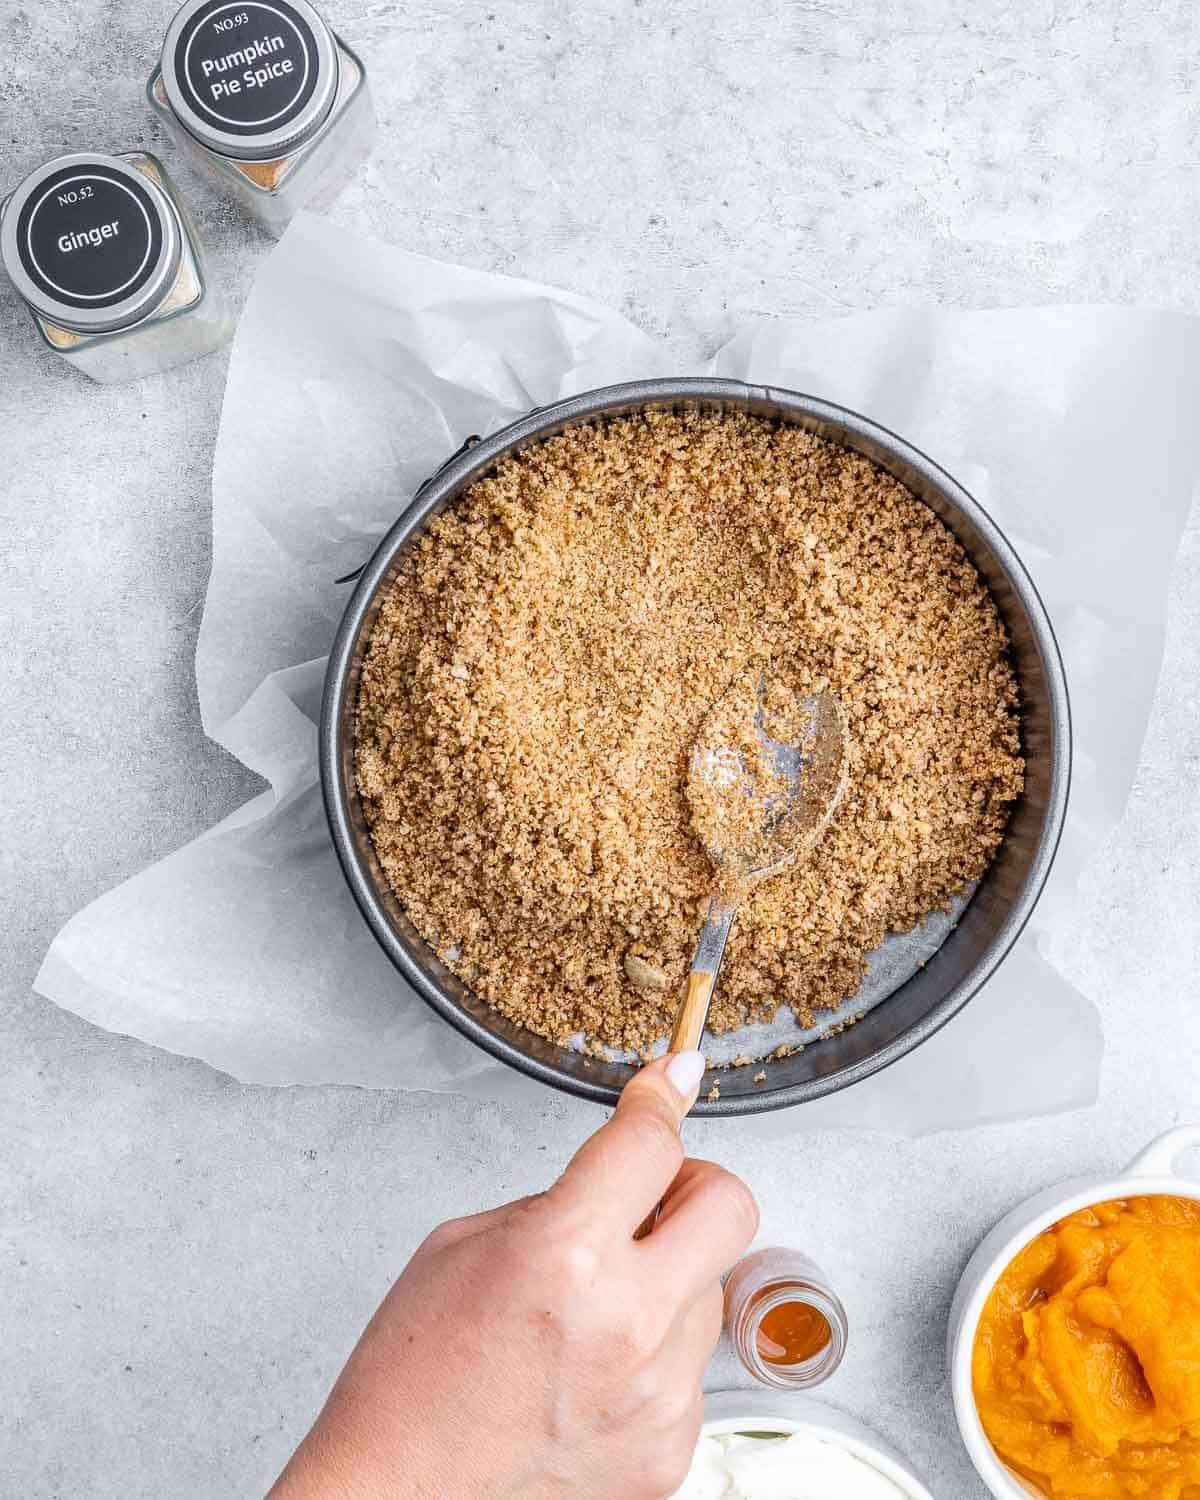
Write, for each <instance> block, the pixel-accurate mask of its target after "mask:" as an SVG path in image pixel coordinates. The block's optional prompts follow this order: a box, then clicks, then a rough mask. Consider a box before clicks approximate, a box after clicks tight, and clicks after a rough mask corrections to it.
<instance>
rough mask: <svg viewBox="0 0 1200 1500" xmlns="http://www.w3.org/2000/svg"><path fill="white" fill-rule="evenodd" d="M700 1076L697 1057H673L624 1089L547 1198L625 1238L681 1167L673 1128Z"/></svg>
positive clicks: (700, 1064) (701, 1060)
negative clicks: (598, 1221) (608, 1227)
mask: <svg viewBox="0 0 1200 1500" xmlns="http://www.w3.org/2000/svg"><path fill="white" fill-rule="evenodd" d="M703 1076H704V1056H703V1054H702V1053H700V1052H676V1053H674V1054H673V1055H671V1056H668V1057H660V1058H658V1059H656V1060H655V1061H654V1062H652V1063H650V1064H648V1065H647V1066H646V1067H644V1068H643V1069H642V1070H641V1072H640V1073H638V1074H636V1075H635V1076H634V1077H633V1078H631V1079H630V1081H629V1082H628V1083H627V1084H626V1085H625V1088H624V1090H623V1092H622V1094H621V1098H620V1101H619V1103H618V1104H617V1110H616V1113H615V1114H614V1115H613V1116H612V1118H611V1119H610V1120H608V1121H607V1123H606V1124H604V1125H602V1126H601V1127H600V1129H599V1130H597V1131H596V1133H595V1135H593V1136H592V1137H591V1138H590V1139H589V1140H586V1141H585V1142H584V1143H583V1145H582V1146H581V1147H580V1148H579V1150H578V1151H577V1152H576V1153H575V1156H574V1157H573V1159H572V1160H571V1162H570V1164H569V1165H568V1167H567V1169H566V1171H565V1172H564V1173H563V1175H562V1177H561V1179H560V1180H559V1181H558V1183H557V1184H556V1185H555V1186H554V1187H553V1188H552V1189H551V1195H552V1196H553V1197H554V1198H556V1199H558V1200H559V1201H560V1202H563V1203H565V1204H570V1205H571V1206H572V1207H575V1208H577V1209H579V1210H580V1211H584V1212H586V1213H587V1214H588V1215H589V1216H590V1217H592V1218H593V1219H596V1220H600V1221H602V1222H606V1223H608V1224H609V1225H611V1226H613V1227H615V1228H616V1229H618V1230H619V1231H620V1232H621V1233H622V1234H627V1233H628V1234H632V1232H633V1231H634V1229H636V1228H637V1226H638V1225H639V1224H640V1223H641V1222H642V1220H643V1219H644V1218H645V1216H646V1215H647V1214H648V1213H649V1212H650V1210H651V1209H652V1208H653V1207H654V1205H655V1204H656V1203H657V1202H658V1201H659V1199H660V1198H661V1197H662V1196H663V1194H664V1193H665V1192H666V1191H667V1189H668V1188H669V1187H670V1186H671V1183H672V1182H673V1181H674V1180H675V1174H676V1173H677V1172H678V1171H679V1168H680V1166H681V1165H682V1163H683V1147H682V1145H681V1144H680V1141H679V1126H680V1124H681V1122H682V1120H683V1117H684V1116H685V1115H686V1114H687V1112H688V1110H689V1109H691V1107H692V1105H693V1104H694V1103H695V1100H696V1095H697V1093H698V1092H699V1089H700V1080H701V1078H702V1077H703Z"/></svg>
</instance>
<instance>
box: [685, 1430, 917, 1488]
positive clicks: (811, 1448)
mask: <svg viewBox="0 0 1200 1500" xmlns="http://www.w3.org/2000/svg"><path fill="white" fill-rule="evenodd" d="M674 1500H911V1496H910V1495H909V1492H908V1491H907V1490H902V1489H901V1488H900V1487H899V1485H896V1484H893V1483H892V1481H891V1480H890V1479H885V1478H884V1476H883V1475H882V1474H881V1473H880V1472H879V1470H878V1469H875V1468H872V1467H871V1466H870V1465H869V1464H868V1463H866V1462H865V1461H864V1460H863V1459H861V1458H858V1457H857V1456H856V1455H855V1454H853V1453H850V1452H849V1451H848V1450H847V1449H845V1448H842V1447H840V1446H838V1445H837V1444H835V1443H830V1442H826V1441H825V1439H823V1438H819V1437H816V1436H814V1435H813V1434H812V1433H808V1432H794V1433H792V1434H791V1435H790V1436H787V1437H783V1436H781V1437H749V1436H746V1435H745V1434H743V1433H733V1434H731V1435H730V1436H728V1437H707V1436H706V1437H702V1438H701V1439H700V1442H699V1443H698V1444H697V1446H696V1454H695V1457H694V1458H693V1459H692V1468H691V1472H690V1473H689V1474H688V1477H687V1480H686V1481H685V1483H684V1485H683V1488H682V1489H681V1490H678V1491H677V1492H676V1495H675V1497H674Z"/></svg>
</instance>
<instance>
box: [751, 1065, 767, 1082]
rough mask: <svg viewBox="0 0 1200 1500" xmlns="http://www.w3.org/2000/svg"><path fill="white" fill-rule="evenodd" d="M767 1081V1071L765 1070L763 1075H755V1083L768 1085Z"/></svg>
mask: <svg viewBox="0 0 1200 1500" xmlns="http://www.w3.org/2000/svg"><path fill="white" fill-rule="evenodd" d="M766 1081H767V1070H766V1069H765V1068H764V1069H763V1070H762V1072H761V1073H755V1075H754V1082H755V1083H766Z"/></svg>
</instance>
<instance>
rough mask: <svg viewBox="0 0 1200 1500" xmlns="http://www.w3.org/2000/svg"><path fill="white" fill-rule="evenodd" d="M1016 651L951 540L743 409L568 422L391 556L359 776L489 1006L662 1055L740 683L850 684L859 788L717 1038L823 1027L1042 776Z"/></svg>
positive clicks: (367, 688) (773, 910) (960, 884)
mask: <svg viewBox="0 0 1200 1500" xmlns="http://www.w3.org/2000/svg"><path fill="white" fill-rule="evenodd" d="M1007 651H1008V642H1007V638H1006V635H1005V631H1004V627H1003V625H1002V623H1001V621H1000V618H999V615H998V613H997V610H996V607H995V604H994V602H993V601H992V599H991V597H990V595H989V594H988V592H987V590H986V588H985V587H984V585H983V584H982V583H981V581H980V579H979V577H978V575H977V574H976V572H975V569H974V568H973V567H972V565H971V563H970V562H969V561H968V559H967V557H966V555H965V554H964V552H963V550H962V548H961V547H960V546H959V544H958V542H957V541H956V540H955V538H954V536H953V535H952V534H951V532H950V531H949V530H948V529H947V528H946V527H945V526H944V525H943V524H942V523H941V522H940V521H939V520H938V519H937V517H936V516H935V515H934V514H933V512H932V511H931V510H929V509H928V507H926V506H925V505H924V504H922V503H921V502H920V501H919V500H917V499H916V498H915V497H914V496H913V495H912V494H910V493H909V492H908V491H907V490H906V489H905V488H904V487H903V486H902V485H901V484H899V483H898V482H897V481H896V480H894V479H893V478H891V477H890V476H889V475H887V474H885V473H884V472H883V471H882V470H880V469H879V468H877V467H876V466H875V465H873V464H871V463H870V462H869V461H868V460H866V459H865V458H863V457H861V456H860V455H858V454H855V453H852V452H850V451H849V450H847V449H845V448H842V447H839V446H837V445H835V444H831V443H827V442H825V441H823V440H821V439H820V438H818V437H815V436H813V435H812V434H810V433H807V432H804V431H803V430H802V429H800V428H798V427H794V426H790V425H787V424H775V423H771V422H768V421H765V420H762V419H759V418H755V417H750V416H747V415H744V414H740V413H735V412H727V413H711V412H700V411H682V412H675V413H669V412H656V413H649V414H645V415H639V416H631V417H625V418H621V419H619V420H615V421H611V422H608V423H605V424H588V425H583V426H578V427H574V428H571V429H570V430H568V431H567V432H565V433H563V434H562V435H560V436H558V437H554V438H551V439H549V440H548V441H545V442H543V443H540V444H538V445H537V446H535V447H532V448H529V449H527V450H525V451H524V452H523V453H521V454H519V455H517V456H515V457H511V458H508V459H506V460H505V461H504V462H502V463H501V464H500V465H499V466H498V467H497V469H496V470H495V472H494V473H493V474H491V475H489V476H488V477H486V478H484V479H482V480H480V481H478V482H477V483H476V484H475V485H474V486H473V487H472V488H471V490H470V491H469V492H468V493H467V494H466V495H465V496H463V497H462V499H461V500H460V501H459V502H458V503H457V505H455V506H454V507H452V508H450V509H448V510H447V511H445V512H444V513H443V514H442V515H440V516H439V517H437V518H436V519H435V520H433V521H432V522H431V523H430V524H429V525H428V527H427V528H426V529H425V530H424V532H423V533H422V534H421V535H420V536H419V537H418V538H417V539H416V540H415V542H414V545H413V547H412V548H411V550H410V551H409V552H408V554H407V555H406V556H405V557H404V559H403V560H402V562H401V563H400V565H399V568H398V572H397V576H396V578H395V580H394V582H393V584H392V586H391V588H390V590H389V592H388V594H387V595H386V597H385V598H384V600H383V602H382V605H381V608H380V611H379V614H378V617H377V619H376V622H375V626H374V631H373V634H372V638H371V641H370V643H369V646H368V649H367V652H366V655H365V660H364V664H363V670H362V677H361V681H360V685H359V692H358V702H357V714H356V772H357V779H358V786H359V791H360V793H361V797H362V801H363V807H364V810H365V814H366V818H367V821H368V825H369V827H370V830H371V835H372V839H373V841H374V844H375V848H376V850H377V852H378V855H379V859H380V861H381V864H382V866H383V869H384V871H385V873H386V875H387V878H388V880H389V882H390V884H391V886H392V889H393V890H394V892H395V894H396V896H397V899H398V900H399V901H400V903H401V904H402V905H403V906H404V908H405V909H406V911H407V912H408V914H409V916H410V917H411V919H412V921H413V922H414V923H415V925H416V927H417V929H418V930H419V931H420V932H421V933H422V935H423V936H424V937H425V938H426V940H427V941H428V942H429V944H430V945H431V947H432V948H433V949H434V950H435V951H436V952H437V953H438V955H439V956H440V957H441V958H442V961H443V962H444V963H446V964H447V966H448V967H449V968H450V969H452V970H453V971H454V972H455V973H456V974H457V975H458V976H459V977H460V978H461V979H462V980H463V981H464V982H465V983H466V984H468V985H469V986H470V987H471V988H472V989H473V990H474V991H475V992H476V993H477V994H478V995H480V996H481V997H482V998H483V999H485V1000H486V1001H488V1002H489V1003H490V1004H491V1005H493V1006H494V1007H495V1008H496V1009H497V1010H499V1011H501V1012H502V1013H503V1014H505V1015H506V1016H509V1017H511V1018H512V1019H513V1020H515V1021H517V1022H519V1023H521V1024H522V1025H524V1026H527V1027H529V1028H530V1029H531V1030H533V1031H535V1032H537V1033H538V1034H540V1035H542V1036H545V1037H548V1038H550V1039H552V1040H554V1041H558V1042H565V1041H566V1040H567V1039H568V1038H569V1037H571V1036H573V1035H577V1034H579V1033H583V1034H584V1035H585V1037H586V1039H587V1046H588V1049H589V1050H591V1051H596V1052H600V1051H603V1050H604V1049H606V1048H613V1047H615V1048H622V1049H628V1050H631V1051H634V1052H645V1050H646V1049H647V1048H648V1047H649V1046H650V1045H651V1044H652V1043H653V1042H654V1041H655V1040H656V1039H658V1038H659V1037H661V1036H662V1035H664V1034H665V1032H666V1031H667V1030H668V1029H669V1026H670V1020H671V1017H672V1015H673V1010H674V998H675V997H676V996H677V995H679V994H680V993H681V992H682V986H683V983H684V978H685V975H686V972H687V968H688V964H689V962H690V960H691V955H692V950H693V947H694V944H695V940H696V936H697V933H698V930H699V926H700V922H701V920H702V918H703V914H704V910H705V906H706V903H707V898H708V894H709V891H710V889H711V887H712V884H713V879H714V871H713V868H712V866H711V864H710V863H709V861H708V859H707V857H706V855H705V853H704V851H703V848H702V846H701V844H700V842H699V840H698V839H697V837H696V834H695V831H694V828H693V826H692V822H691V818H690V814H689V807H688V803H687V799H686V796H685V784H686V778H687V770H688V762H689V752H690V748H691V745H692V742H693V740H694V738H695V736H696V733H697V730H698V729H699V727H700V725H701V723H702V722H703V720H704V718H705V716H706V715H707V714H708V713H709V711H710V710H711V708H712V705H713V704H714V703H715V702H716V701H717V699H718V698H720V696H721V694H722V693H723V692H724V691H725V689H726V688H727V686H728V685H729V683H730V682H731V681H732V680H733V679H734V678H735V677H736V675H737V674H738V673H739V672H744V671H746V670H748V669H752V668H753V667H754V666H755V665H756V664H765V663H766V662H768V661H770V660H772V659H777V658H780V657H784V658H787V659H789V660H791V661H794V662H796V663H797V664H798V665H799V666H800V667H801V668H802V669H803V670H804V671H806V672H809V673H811V674H812V675H813V677H814V678H819V679H822V680H827V681H828V682H829V683H830V684H831V686H832V688H833V690H834V691H835V692H836V693H837V695H838V698H839V701H840V704H841V708H842V712H843V715H844V717H845V721H846V727H847V735H848V746H847V752H846V753H847V771H848V787H847V791H846V794H845V796H844V798H843V800H842V803H841V805H840V807H839V808H838V811H837V813H836V814H835V816H834V818H833V820H832V822H831V824H830V826H829V827H828V829H827V830H826V831H825V833H824V834H823V836H822V837H821V839H820V841H819V843H818V844H817V845H816V846H815V848H814V849H813V850H811V851H810V852H809V853H807V854H806V855H805V857H804V858H803V859H802V860H800V861H798V862H797V863H796V864H795V865H794V866H793V867H791V868H789V869H786V870H784V871H783V872H782V873H781V874H779V875H777V876H775V877H773V878H771V879H770V880H767V881H764V882H763V883H762V884H761V885H760V886H758V887H757V888H755V889H754V890H753V891H752V892H751V894H750V897H749V899H748V901H747V902H746V904H745V906H744V908H743V909H742V911H741V912H740V913H739V916H738V920H737V924H736V927H735V929H734V933H733V936H732V938H731V940H730V944H729V948H728V951H727V954H726V958H725V963H724V967H723V969H722V972H721V983H720V987H719V989H718V993H717V995H716V997H715V998H714V1002H713V1006H712V1011H711V1013H710V1018H709V1025H710V1029H711V1030H713V1031H714V1032H718V1033H719V1032H722V1031H726V1030H728V1029H730V1028H733V1027H736V1026H739V1025H741V1024H742V1023H743V1022H744V1021H746V1020H759V1019H771V1018H773V1017H774V1015H775V1013H776V1011H777V1010H778V1009H779V1007H780V1006H782V1005H788V1006H790V1007H791V1008H792V1010H793V1011H794V1013H795V1015H796V1018H797V1020H798V1021H799V1023H800V1024H801V1025H802V1026H811V1025H813V1024H815V1021H816V1019H817V1015H818V1013H819V1012H821V1011H823V1010H828V1009H830V1008H832V1007H835V1006H837V1005H838V1004H839V1003H840V1002H841V1001H842V1000H844V999H846V998H847V997H848V996H851V995H853V994H854V993H855V992H856V990H857V989H858V986H859V984H860V982H861V980H862V978H863V976H864V974H865V972H866V962H865V957H866V954H867V953H868V952H869V951H870V950H871V949H873V948H875V947H876V946H877V945H878V944H879V943H880V942H881V941H882V940H883V938H884V937H885V936H886V934H887V933H888V932H890V931H908V930H909V929H911V928H912V927H914V926H915V925H916V924H917V923H918V922H920V921H921V920H922V919H923V918H924V917H925V916H926V915H927V914H928V913H929V912H930V911H932V910H934V909H936V908H939V907H945V906H947V904H948V903H949V902H950V900H951V899H952V898H953V897H954V896H956V895H958V894H960V893H961V892H962V891H963V889H964V887H965V886H966V885H967V884H968V883H969V882H971V881H973V880H977V879H978V878H979V877H980V876H981V875H982V874H983V872H984V870H985V869H986V867H987V865H988V862H989V861H990V860H991V858H992V856H993V855H994V853H995V851H996V849H997V847H998V846H999V844H1000V841H1001V839H1002V837H1003V833H1004V827H1005V823H1006V821H1007V817H1008V812H1009V809H1010V805H1011V803H1012V802H1013V800H1014V799H1015V798H1016V797H1017V796H1018V795H1019V794H1020V792H1021V789H1022V785H1023V771H1024V762H1023V760H1022V758H1021V746H1020V722H1019V713H1018V693H1017V684H1016V679H1015V677H1014V674H1013V670H1012V667H1011V665H1010V663H1009V660H1008V654H1007ZM664 981H665V984H664ZM789 1051H790V1049H789ZM773 1055H775V1056H785V1055H788V1052H787V1051H785V1050H784V1049H783V1048H780V1049H778V1050H777V1052H776V1053H775V1054H773Z"/></svg>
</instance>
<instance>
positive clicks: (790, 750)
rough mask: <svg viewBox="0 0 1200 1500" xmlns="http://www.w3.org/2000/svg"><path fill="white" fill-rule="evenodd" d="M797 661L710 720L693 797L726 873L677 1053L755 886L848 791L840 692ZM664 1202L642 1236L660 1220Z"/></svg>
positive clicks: (746, 683)
mask: <svg viewBox="0 0 1200 1500" xmlns="http://www.w3.org/2000/svg"><path fill="white" fill-rule="evenodd" d="M805 682H806V679H805V678H804V677H803V676H802V674H801V673H800V672H799V671H798V670H797V669H796V668H795V667H794V666H792V665H791V664H790V663H786V662H784V663H781V664H779V665H775V664H772V665H770V666H768V667H766V668H763V669H761V670H756V671H754V672H743V673H741V674H740V675H739V676H738V677H736V678H735V679H734V680H733V682H732V683H730V685H729V687H728V688H727V689H726V691H725V692H724V693H723V694H722V696H721V697H720V698H719V699H718V700H717V702H716V704H715V705H714V706H713V708H712V710H711V712H710V713H709V715H708V717H707V718H706V719H705V721H704V723H703V724H702V725H701V726H700V732H699V734H698V735H697V736H696V740H695V743H694V744H693V746H692V754H691V764H690V768H689V773H688V785H687V794H688V801H689V802H690V804H691V808H692V819H693V821H694V823H695V826H696V831H697V833H698V834H699V835H700V839H701V841H702V842H703V844H704V848H705V852H706V853H707V854H708V857H709V859H710V860H711V861H712V863H713V866H714V867H715V869H716V872H717V881H716V884H715V885H714V887H713V893H712V895H711V896H710V897H709V902H708V913H707V915H706V916H705V918H704V926H703V927H702V928H701V929H700V941H699V942H698V943H697V944H696V952H695V955H694V957H693V958H692V967H691V971H690V972H689V974H688V982H687V993H686V994H685V995H684V997H683V1000H682V1001H681V1002H680V1005H679V1011H678V1013H677V1014H676V1017H675V1027H674V1030H673V1031H672V1032H671V1041H670V1044H669V1045H668V1047H667V1051H668V1052H690V1051H693V1050H695V1049H696V1048H698V1047H699V1046H700V1042H701V1039H702V1038H703V1036H704V1027H705V1023H706V1022H707V1020H708V1008H709V1006H710V1004H711V1003H712V997H713V991H714V990H715V989H716V986H717V975H718V973H719V972H720V969H721V960H722V959H723V958H724V957H725V944H726V943H727V942H728V941H729V933H730V931H731V929H732V927H733V919H734V917H735V916H736V915H737V910H738V907H739V906H740V905H741V904H742V902H743V901H744V900H745V899H746V896H747V895H748V894H749V891H750V888H751V886H753V885H755V884H757V882H758V881H760V880H765V879H767V878H768V877H769V876H771V875H776V874H778V872H779V871H780V870H782V869H784V868H785V867H786V866H787V865H789V864H791V862H792V861H793V860H794V859H795V858H796V856H797V855H798V854H801V853H803V852H804V851H805V850H806V849H809V848H811V847H812V845H813V844H815V843H816V841H817V839H818V838H820V836H821V834H822V833H823V832H824V830H825V828H826V826H827V824H828V823H829V820H830V818H832V817H833V814H834V812H835V811H836V809H837V805H838V803H839V802H840V801H841V800H842V794H843V793H844V792H845V790H846V727H845V723H844V721H843V719H842V709H841V705H840V704H839V702H838V700H837V697H836V695H835V694H834V693H833V692H832V691H831V690H830V689H829V688H828V687H823V688H821V689H819V690H818V691H815V692H814V691H812V690H811V689H806V688H805V687H804V686H803V684H804V683H805ZM661 1206H662V1205H661V1204H660V1205H659V1206H658V1207H657V1208H654V1209H652V1210H651V1211H650V1213H649V1214H648V1215H647V1216H646V1218H645V1219H643V1220H642V1222H641V1224H640V1225H639V1226H638V1229H637V1232H636V1234H635V1235H634V1238H635V1239H638V1240H641V1239H645V1237H646V1236H647V1235H648V1234H650V1233H651V1232H652V1230H653V1229H654V1226H655V1224H656V1223H657V1222H658V1214H659V1209H660V1208H661Z"/></svg>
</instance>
